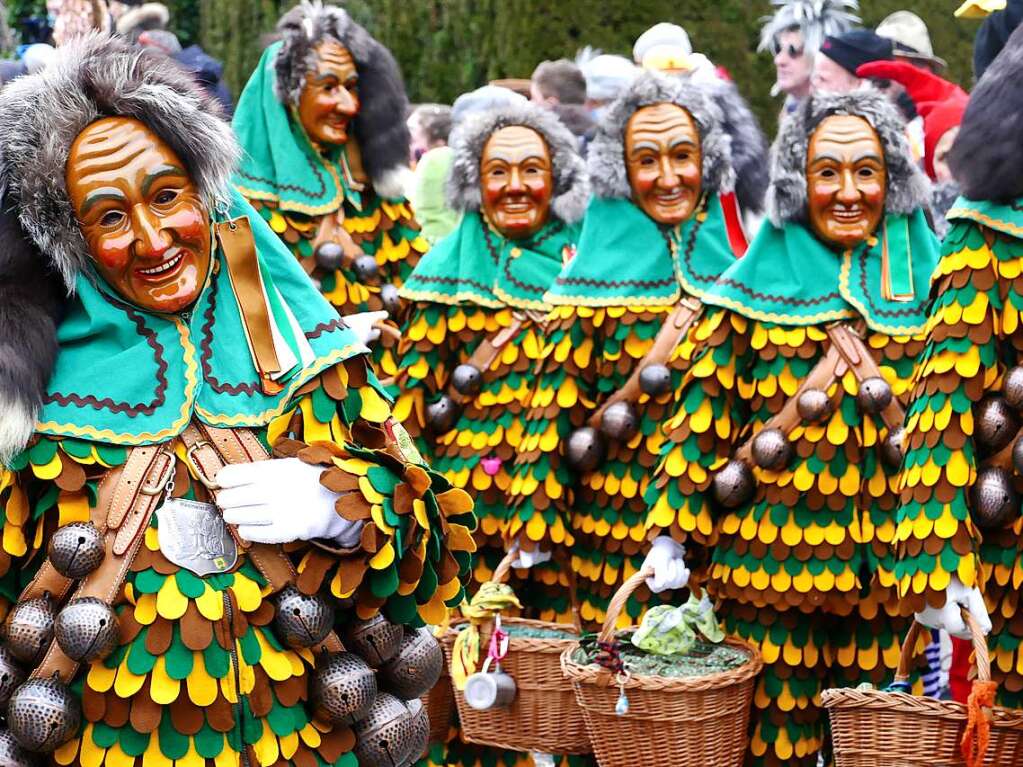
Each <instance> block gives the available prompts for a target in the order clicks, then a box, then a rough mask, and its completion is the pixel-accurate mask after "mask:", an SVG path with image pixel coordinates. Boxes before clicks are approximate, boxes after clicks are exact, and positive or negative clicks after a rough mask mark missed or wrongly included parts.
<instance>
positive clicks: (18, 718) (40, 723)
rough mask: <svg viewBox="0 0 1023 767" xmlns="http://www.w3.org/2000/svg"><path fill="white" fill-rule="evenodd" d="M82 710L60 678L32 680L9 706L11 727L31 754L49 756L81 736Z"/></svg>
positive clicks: (19, 741) (13, 696) (16, 691)
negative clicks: (79, 729) (72, 739)
mask: <svg viewBox="0 0 1023 767" xmlns="http://www.w3.org/2000/svg"><path fill="white" fill-rule="evenodd" d="M81 721H82V707H81V704H80V703H79V702H78V698H77V697H76V696H75V695H74V693H72V692H71V690H69V689H68V687H67V685H65V684H64V683H63V682H60V681H58V680H56V679H29V680H28V681H27V682H25V684H23V685H22V686H21V687H19V688H18V689H17V690H15V691H14V695H12V696H11V702H10V703H9V704H7V726H8V728H10V731H11V734H12V735H13V736H14V739H15V740H17V741H18V744H19V745H20V746H21V747H22V748H24V749H27V750H28V751H34V752H37V753H42V754H48V753H50V752H51V751H53V750H55V749H56V748H58V747H59V746H61V745H62V744H64V743H67V741H69V740H71V738H73V737H74V736H75V735H77V734H78V725H79V723H80V722H81Z"/></svg>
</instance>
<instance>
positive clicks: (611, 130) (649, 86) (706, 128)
mask: <svg viewBox="0 0 1023 767" xmlns="http://www.w3.org/2000/svg"><path fill="white" fill-rule="evenodd" d="M665 103H667V104H677V105H678V106H680V107H682V108H683V109H685V110H686V111H687V112H689V114H690V115H692V117H693V121H694V122H695V123H696V127H697V130H699V132H700V144H701V146H700V149H701V152H702V155H703V189H704V190H706V191H714V192H718V193H725V192H731V191H732V190H733V189H734V187H735V171H734V170H733V168H732V142H731V139H730V138H729V137H728V134H727V133H725V131H724V128H723V123H724V115H723V114H722V112H721V108H720V107H719V106H718V105H717V104H716V103H715V102H714V99H713V98H712V97H711V96H709V95H708V92H707V91H706V90H705V89H704V88H702V87H701V86H697V85H693V84H690V83H687V82H684V81H681V80H679V79H677V78H674V77H669V76H666V75H662V74H658V73H656V72H644V73H643V74H641V75H640V76H639V77H637V78H636V79H635V80H634V81H633V82H632V83H631V84H630V85H629V87H628V88H627V89H626V90H625V92H624V93H623V94H622V96H621V97H620V98H619V99H618V100H617V101H615V102H614V103H613V104H611V106H610V108H609V109H608V110H607V113H606V114H605V115H604V119H603V120H601V122H600V124H599V125H598V126H597V133H596V135H595V136H594V138H593V141H592V142H590V146H589V149H588V154H587V165H588V167H589V171H590V180H591V183H592V184H593V191H594V193H595V194H596V195H597V196H598V197H605V198H618V199H629V198H631V197H632V188H631V187H630V186H629V175H628V172H627V170H626V167H625V128H626V125H628V122H629V119H630V118H631V117H632V115H633V114H635V113H636V112H637V111H638V110H639V109H641V108H642V107H646V106H652V105H654V104H665Z"/></svg>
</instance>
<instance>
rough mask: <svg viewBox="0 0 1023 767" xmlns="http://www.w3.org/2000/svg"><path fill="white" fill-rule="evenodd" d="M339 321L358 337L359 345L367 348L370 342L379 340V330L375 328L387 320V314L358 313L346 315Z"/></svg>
mask: <svg viewBox="0 0 1023 767" xmlns="http://www.w3.org/2000/svg"><path fill="white" fill-rule="evenodd" d="M341 319H343V320H344V321H345V325H347V326H348V327H349V328H351V329H352V332H353V333H355V335H357V336H358V337H359V342H360V343H362V344H363V345H365V346H369V344H370V343H371V342H373V341H376V340H377V339H378V338H380V328H378V327H375V326H376V324H377V323H378V322H380V321H381V320H386V319H387V312H360V313H359V314H347V315H345V316H344V317H342V318H341Z"/></svg>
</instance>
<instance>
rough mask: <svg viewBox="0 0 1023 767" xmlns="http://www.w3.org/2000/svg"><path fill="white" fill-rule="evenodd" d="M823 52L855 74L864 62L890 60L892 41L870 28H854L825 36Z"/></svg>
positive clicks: (822, 46)
mask: <svg viewBox="0 0 1023 767" xmlns="http://www.w3.org/2000/svg"><path fill="white" fill-rule="evenodd" d="M821 53H823V54H824V55H825V56H827V57H828V58H829V59H831V60H832V61H834V62H835V63H836V64H838V66H840V67H842V69H844V70H846V71H848V72H849V73H850V74H852V75H855V74H856V70H857V68H859V67H860V65H862V64H867V63H869V62H871V61H889V60H890V59H891V58H892V41H891V40H889V39H888V38H887V37H881V35H878V34H876V33H874V32H871V31H870V30H869V29H854V30H852V31H851V32H846V33H845V34H842V35H838V36H836V37H831V36H829V37H825V38H824V43H823V44H822V45H821Z"/></svg>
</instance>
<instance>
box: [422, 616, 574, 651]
mask: <svg viewBox="0 0 1023 767" xmlns="http://www.w3.org/2000/svg"><path fill="white" fill-rule="evenodd" d="M488 622H489V621H488ZM501 623H503V624H510V625H513V626H528V627H531V628H538V629H547V630H549V631H564V632H566V633H571V634H572V636H570V637H565V638H564V639H541V638H538V637H516V636H509V638H508V639H509V644H508V651H509V652H511V651H512V650H513V649H514V650H515V651H517V652H550V653H553V652H557V653H560V652H561V651H562V650H564V649H565V648H566V647H567V646H568V645H570V644H573V645H574V644H575V643H576V642H578V641H579V629H577V628H576V627H575V626H573V625H572V624H571V623H553V622H551V621H538V620H533V619H532V618H505V617H504V616H501ZM468 624H469V619H468V618H458V619H456V620H453V621H451V624H450V625H449V626H448V630H447V631H446V632H444V636H443V637H441V642H442V643H444V642H454V641H455V637H456V636H458V630H459V629H461V628H463V627H465V626H467V625H468ZM484 625H485V624H484Z"/></svg>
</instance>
